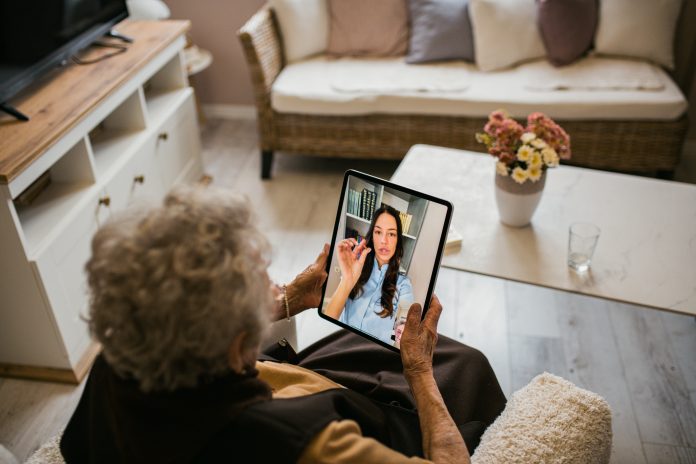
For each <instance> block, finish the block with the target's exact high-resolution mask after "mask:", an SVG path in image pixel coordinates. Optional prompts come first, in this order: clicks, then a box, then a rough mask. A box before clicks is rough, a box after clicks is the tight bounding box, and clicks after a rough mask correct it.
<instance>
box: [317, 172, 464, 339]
mask: <svg viewBox="0 0 696 464" xmlns="http://www.w3.org/2000/svg"><path fill="white" fill-rule="evenodd" d="M451 214H452V205H451V204H450V203H449V202H447V201H445V200H442V199H438V198H435V197H432V196H429V195H426V194H423V193H420V192H416V191H414V190H411V189H408V188H405V187H402V186H398V185H395V184H392V183H390V182H387V181H384V180H382V179H379V178H376V177H372V176H369V175H367V174H363V173H360V172H357V171H348V172H346V176H345V178H344V182H343V189H342V193H341V201H340V203H339V207H338V213H337V218H336V224H335V226H334V234H333V238H332V243H331V250H330V255H329V260H328V263H329V264H328V270H327V272H328V278H327V280H326V283H325V284H324V289H323V292H324V293H323V297H322V304H321V306H320V307H319V313H320V315H321V316H322V317H324V318H325V319H329V320H331V321H332V322H335V323H337V324H338V325H340V326H342V327H344V328H347V329H349V330H352V331H354V332H356V333H359V334H361V335H363V336H366V337H367V338H370V339H371V340H373V341H376V342H378V343H380V344H381V345H384V346H387V347H389V348H391V349H397V350H398V349H399V346H400V339H401V335H402V333H403V328H404V324H405V322H406V315H407V313H408V309H409V308H410V307H411V305H412V304H413V303H420V305H421V307H423V308H427V307H428V304H426V302H428V303H429V301H430V297H431V295H432V291H433V288H434V287H435V280H436V278H437V271H438V268H439V265H440V259H441V256H442V250H443V248H444V244H445V240H446V233H447V230H448V227H449V222H450V218H451Z"/></svg>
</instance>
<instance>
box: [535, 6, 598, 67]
mask: <svg viewBox="0 0 696 464" xmlns="http://www.w3.org/2000/svg"><path fill="white" fill-rule="evenodd" d="M537 7H538V10H537V24H538V26H539V33H540V34H541V40H542V41H543V42H544V47H545V48H546V56H547V58H548V60H549V61H550V62H551V64H552V65H554V66H564V65H567V64H570V63H572V62H573V61H575V60H577V59H578V58H580V57H581V56H582V55H584V54H585V52H587V51H588V50H589V49H590V47H592V41H593V40H594V35H595V31H596V29H597V18H598V5H597V0H537Z"/></svg>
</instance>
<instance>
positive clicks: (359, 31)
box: [327, 0, 408, 56]
mask: <svg viewBox="0 0 696 464" xmlns="http://www.w3.org/2000/svg"><path fill="white" fill-rule="evenodd" d="M328 5H329V45H328V47H327V53H329V54H330V55H335V56H396V55H404V54H405V53H406V48H407V47H408V12H407V10H406V3H405V0H380V1H378V2H375V1H374V0H328Z"/></svg>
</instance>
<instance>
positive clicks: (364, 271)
mask: <svg viewBox="0 0 696 464" xmlns="http://www.w3.org/2000/svg"><path fill="white" fill-rule="evenodd" d="M403 254H404V247H403V234H402V231H401V220H400V218H399V213H398V211H396V210H395V209H394V208H392V207H390V206H386V205H383V206H382V207H381V208H379V209H378V210H377V211H375V214H374V216H373V218H372V223H371V224H370V230H369V232H368V233H367V237H366V238H365V240H363V241H362V242H360V243H358V241H357V240H355V239H354V238H347V239H344V240H341V241H340V242H338V244H337V245H336V255H337V258H338V263H339V266H340V268H341V281H340V283H339V284H338V288H337V289H336V291H335V292H334V294H333V296H332V297H331V301H330V303H329V305H328V306H327V307H326V309H325V311H324V312H325V314H326V315H328V316H331V317H333V318H334V319H338V320H339V321H341V322H343V323H345V324H348V325H350V326H352V327H355V328H357V329H360V330H362V331H363V332H367V333H368V334H370V335H372V336H373V337H376V338H378V339H380V340H381V341H383V342H385V343H388V344H390V345H393V344H395V343H394V342H395V340H393V339H392V338H391V337H392V334H393V333H394V326H395V319H396V315H397V312H398V308H399V301H401V302H402V304H404V303H405V304H407V305H408V306H410V305H411V304H412V303H413V302H414V301H413V287H412V286H411V280H410V279H409V278H408V276H406V275H404V274H401V273H400V272H399V266H400V264H401V258H402V257H403Z"/></svg>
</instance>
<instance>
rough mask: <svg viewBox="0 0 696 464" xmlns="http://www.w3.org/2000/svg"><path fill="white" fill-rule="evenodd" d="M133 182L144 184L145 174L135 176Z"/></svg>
mask: <svg viewBox="0 0 696 464" xmlns="http://www.w3.org/2000/svg"><path fill="white" fill-rule="evenodd" d="M133 183H135V184H144V183H145V176H143V175H140V176H135V177H134V178H133Z"/></svg>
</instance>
